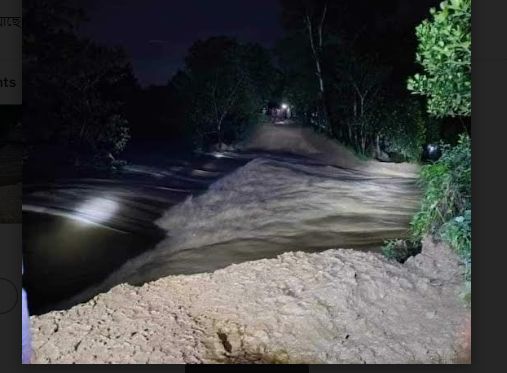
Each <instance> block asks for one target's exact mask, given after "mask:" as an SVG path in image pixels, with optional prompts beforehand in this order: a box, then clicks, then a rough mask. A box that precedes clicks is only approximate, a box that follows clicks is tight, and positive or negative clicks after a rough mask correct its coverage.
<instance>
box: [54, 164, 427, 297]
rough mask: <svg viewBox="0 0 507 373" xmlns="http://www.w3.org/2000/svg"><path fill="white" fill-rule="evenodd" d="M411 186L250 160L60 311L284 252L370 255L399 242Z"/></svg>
mask: <svg viewBox="0 0 507 373" xmlns="http://www.w3.org/2000/svg"><path fill="white" fill-rule="evenodd" d="M415 183H416V182H415V179H407V178H397V177H391V176H380V175H373V174H371V173H366V172H361V171H356V170H350V169H343V168H338V167H331V166H325V165H321V164H315V163H314V162H312V161H306V162H305V161H304V160H299V159H298V160H294V159H291V158H283V159H282V160H273V159H268V158H258V159H255V160H253V161H251V162H250V163H248V164H247V165H246V166H244V167H242V168H240V169H238V170H236V171H235V172H233V173H231V174H229V175H227V176H226V177H223V178H222V179H220V180H218V181H217V182H215V183H213V184H212V185H211V186H210V187H209V189H208V190H207V191H206V192H205V193H204V194H202V195H200V196H197V197H192V198H188V199H187V200H185V201H184V202H183V203H180V204H178V205H176V206H174V207H173V208H171V209H169V210H168V211H167V212H166V213H165V214H164V215H163V216H162V218H160V219H159V220H158V222H157V224H158V225H159V227H161V228H162V229H163V230H165V231H166V232H167V238H166V239H165V240H163V241H162V242H160V243H159V244H158V245H157V246H156V247H155V248H154V249H153V250H150V251H148V252H146V253H144V254H142V255H140V256H139V257H137V258H135V259H133V260H130V261H129V262H127V263H126V264H125V265H123V266H122V267H121V268H120V269H119V270H118V271H116V272H115V273H113V274H112V275H111V276H109V278H107V279H106V280H105V281H104V282H102V283H101V284H98V285H97V286H93V287H91V288H90V289H87V290H86V291H84V292H82V293H81V294H79V295H77V296H76V297H74V298H73V299H71V300H70V301H69V302H67V304H66V305H63V306H64V307H65V306H68V305H74V304H76V303H79V302H82V301H86V300H88V299H90V298H91V297H93V296H94V295H96V294H98V293H101V292H104V291H107V290H109V289H110V288H112V287H113V286H115V285H118V284H121V283H129V284H135V285H140V284H143V283H144V282H147V281H152V280H156V279H159V278H161V277H165V276H168V275H173V274H191V273H199V272H211V271H213V270H216V269H218V268H223V267H225V266H227V265H230V264H232V263H241V262H244V261H248V260H257V259H262V258H273V257H275V256H276V255H279V254H281V253H283V252H286V251H295V250H301V251H322V250H325V249H331V248H337V247H340V248H356V249H371V248H378V247H379V246H381V245H382V243H383V242H384V240H387V239H393V238H398V237H402V236H404V235H406V234H407V228H408V226H409V221H410V219H411V217H412V216H413V214H414V213H415V212H416V211H417V209H418V206H419V199H420V196H419V191H418V189H417V187H416V185H415Z"/></svg>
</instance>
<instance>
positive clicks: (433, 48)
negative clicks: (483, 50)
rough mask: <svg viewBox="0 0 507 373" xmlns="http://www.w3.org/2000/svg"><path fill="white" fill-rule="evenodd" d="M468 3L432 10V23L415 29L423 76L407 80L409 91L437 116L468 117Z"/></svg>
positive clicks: (457, 0)
mask: <svg viewBox="0 0 507 373" xmlns="http://www.w3.org/2000/svg"><path fill="white" fill-rule="evenodd" d="M471 7H472V4H471V0H449V1H444V2H442V3H441V5H440V10H438V11H437V10H435V9H432V10H431V14H432V15H433V18H432V20H425V21H424V22H422V23H421V24H420V25H419V26H418V27H417V31H416V33H417V38H418V39H419V48H418V51H417V62H418V63H419V64H421V65H422V67H423V68H424V73H423V74H415V75H414V77H412V78H411V79H409V85H408V87H409V89H410V90H412V91H413V92H414V93H416V94H421V95H424V96H427V97H428V112H429V113H431V114H433V115H436V116H448V115H449V116H460V115H464V116H469V115H470V113H471V88H472V83H471V72H472V69H471V42H472V37H471Z"/></svg>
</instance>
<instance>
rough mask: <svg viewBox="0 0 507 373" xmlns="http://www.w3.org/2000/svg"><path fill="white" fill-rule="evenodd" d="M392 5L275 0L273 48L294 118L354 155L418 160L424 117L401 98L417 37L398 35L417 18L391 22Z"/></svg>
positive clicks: (395, 8)
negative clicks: (278, 29) (279, 31)
mask: <svg viewBox="0 0 507 373" xmlns="http://www.w3.org/2000/svg"><path fill="white" fill-rule="evenodd" d="M372 8H375V12H372V11H371V9H372ZM428 8H429V6H428ZM399 9H400V8H399V4H397V3H396V1H385V2H384V3H383V4H382V5H381V6H378V2H377V3H375V4H374V1H371V0H358V1H354V2H349V1H333V2H331V1H326V0H305V1H289V0H288V1H282V19H283V24H284V26H285V29H286V31H287V32H286V36H285V37H284V38H283V39H282V40H281V41H280V43H279V44H278V46H277V49H276V51H277V55H278V57H279V65H280V67H281V69H282V71H283V74H284V82H285V91H284V95H283V96H284V97H286V99H287V100H288V101H289V102H290V103H291V104H292V105H293V107H294V110H293V112H294V114H295V117H296V118H297V119H298V120H299V121H300V122H302V123H304V124H306V125H309V126H311V127H313V128H314V129H316V130H317V131H319V132H323V133H326V134H328V135H329V136H331V137H333V138H335V139H337V140H338V141H340V142H341V143H343V144H345V145H347V146H349V147H351V148H352V149H354V150H355V151H356V152H357V153H358V154H359V155H361V156H366V157H376V158H378V159H381V160H399V161H407V160H408V161H418V160H419V159H420V157H421V153H422V150H423V147H422V145H423V144H424V143H425V142H426V128H425V127H426V124H427V123H428V122H429V118H428V115H427V114H426V113H424V110H420V105H419V102H418V100H416V99H412V100H411V99H408V98H407V96H408V93H407V92H406V87H405V85H406V76H407V75H408V74H409V73H411V72H412V70H411V69H413V55H410V50H413V52H414V53H415V50H416V40H415V37H414V38H413V40H412V39H411V38H405V37H403V38H400V37H399V35H400V34H403V33H406V34H410V33H411V30H413V28H415V26H416V24H417V23H416V20H415V19H407V20H406V21H405V22H399V20H397V22H391V21H392V20H394V18H395V17H398V16H399V15H398V14H397V13H396V12H397V11H399ZM426 9H427V8H426ZM353 19H356V20H357V19H361V20H362V22H361V24H359V25H358V24H357V23H355V22H353V21H352V20H353ZM421 19H422V17H421ZM417 21H418V20H417ZM394 25H396V28H395V27H394ZM400 48H403V50H404V52H402V53H400Z"/></svg>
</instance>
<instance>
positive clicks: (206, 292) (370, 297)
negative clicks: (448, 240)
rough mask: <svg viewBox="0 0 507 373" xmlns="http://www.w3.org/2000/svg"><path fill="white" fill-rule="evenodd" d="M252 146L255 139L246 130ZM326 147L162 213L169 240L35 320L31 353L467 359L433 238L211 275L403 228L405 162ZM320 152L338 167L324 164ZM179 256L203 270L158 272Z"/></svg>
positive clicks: (102, 357) (256, 165)
mask: <svg viewBox="0 0 507 373" xmlns="http://www.w3.org/2000/svg"><path fill="white" fill-rule="evenodd" d="M266 128H267V129H261V133H262V131H275V132H276V133H272V134H273V138H279V140H281V139H282V138H285V135H284V136H281V137H280V134H284V133H285V130H286V129H285V128H284V129H283V131H282V132H280V131H279V129H278V128H276V127H274V128H271V129H269V127H266ZM287 130H288V133H289V134H292V135H294V132H292V131H291V130H290V129H287ZM293 130H295V131H296V132H295V133H298V131H300V129H293ZM285 134H286V133H285ZM312 136H313V135H312ZM316 136H317V137H316V139H317V140H318V141H319V142H321V143H322V142H324V143H325V142H326V141H327V140H325V139H322V138H319V137H318V135H316ZM298 139H299V141H300V142H301V144H303V146H304V147H306V145H304V144H307V142H306V141H307V139H306V135H305V136H303V137H301V136H297V135H294V138H293V140H291V141H290V142H289V143H281V144H278V145H277V146H278V148H276V149H278V150H279V151H281V152H289V150H290V149H289V148H290V147H291V146H293V145H296V144H297V143H298V141H297V140H298ZM312 141H313V140H312ZM252 144H253V145H250V146H251V149H259V148H262V147H261V146H260V143H259V141H258V140H255V136H254V140H253V141H252ZM319 145H322V144H319ZM274 146H275V145H273V147H274ZM297 146H299V145H297ZM322 146H323V145H322ZM263 147H264V150H268V148H270V146H266V144H263ZM276 149H275V148H272V149H271V151H275V150H276ZM333 149H334V150H332V149H328V151H329V153H332V152H333V151H334V152H335V153H334V155H331V156H330V155H329V154H328V156H329V157H330V158H329V159H327V160H326V159H324V158H323V157H324V156H326V155H325V154H324V153H322V152H320V151H318V152H316V153H315V157H313V158H312V159H314V160H317V161H318V162H320V165H317V166H316V165H315V164H312V162H310V163H305V164H300V163H294V162H292V163H291V162H288V163H287V162H284V161H279V160H276V161H273V160H272V159H257V160H255V161H252V162H250V163H249V164H248V165H247V166H245V167H243V168H241V169H239V170H237V171H236V172H235V173H233V174H230V175H228V176H227V177H225V178H223V179H221V180H219V181H218V182H217V183H215V184H213V185H212V186H211V187H210V189H209V190H208V191H207V192H206V193H204V194H203V195H201V196H199V197H197V198H192V199H188V200H187V201H185V202H184V203H182V204H180V205H178V206H175V207H174V208H172V209H171V210H169V211H168V212H167V213H166V214H165V215H164V216H163V217H162V218H161V219H160V221H159V222H158V224H159V225H160V226H161V227H163V228H165V229H167V230H168V232H170V233H171V237H168V238H167V240H165V241H163V242H162V243H160V244H159V245H158V247H157V248H156V249H155V250H153V252H150V253H147V254H146V255H143V256H141V257H139V258H136V259H135V260H133V261H131V262H129V263H128V264H127V265H125V266H124V267H123V268H122V269H120V271H118V272H117V273H116V274H113V275H112V276H111V277H110V278H109V279H108V280H107V281H106V282H105V283H104V284H102V285H101V286H100V287H99V290H100V289H102V290H103V291H107V292H106V293H103V294H100V295H98V296H96V297H94V298H93V299H92V300H90V301H88V302H86V303H83V304H79V305H77V306H75V307H73V308H71V309H70V310H67V311H57V312H51V313H48V314H46V315H42V316H38V317H32V322H33V334H34V354H35V362H40V363H65V362H76V363H88V362H92V363H93V362H95V363H99V362H100V363H103V362H104V363H105V362H114V363H134V362H136V363H144V362H146V363H200V362H260V363H263V362H281V363H435V362H438V363H450V362H456V361H467V359H468V358H469V355H467V353H468V352H467V346H466V344H467V342H468V339H467V336H468V335H469V318H470V313H469V311H468V310H467V309H466V307H465V305H464V303H463V302H462V301H461V300H460V299H459V293H460V291H461V287H462V272H463V268H462V266H461V265H460V263H459V260H458V258H457V257H456V255H455V254H454V253H453V252H451V251H450V250H449V249H448V248H446V247H444V246H442V245H435V244H433V243H432V242H429V241H427V242H426V243H425V245H424V247H423V252H422V254H420V255H418V256H417V257H415V258H412V259H409V260H408V261H407V262H406V263H405V264H403V265H402V264H398V263H396V262H392V261H389V260H387V259H385V258H384V257H382V256H381V255H379V254H376V253H372V252H362V251H356V250H326V251H324V252H320V253H307V252H306V253H305V252H301V251H297V252H289V253H285V254H282V255H279V256H277V257H276V258H272V259H261V260H255V261H249V262H245V263H242V264H233V265H229V266H227V267H226V268H223V269H219V270H216V271H213V270H214V269H216V268H222V267H224V266H226V265H228V264H230V263H231V262H233V263H234V262H236V263H238V262H242V261H245V260H254V259H259V256H260V257H263V256H264V257H274V256H276V255H278V254H280V252H281V251H277V250H282V251H290V250H295V251H296V250H301V248H302V247H305V248H307V249H310V248H311V246H312V245H314V244H315V245H317V244H318V243H321V242H322V241H325V240H329V242H326V245H332V243H333V242H334V243H335V244H336V246H334V247H352V246H354V245H358V244H359V245H360V246H362V245H367V244H375V243H376V244H378V242H381V240H382V239H383V238H387V237H388V236H389V235H393V236H394V235H399V234H403V232H404V231H406V228H407V226H408V221H409V219H410V216H411V215H412V214H413V213H414V212H415V211H416V210H417V201H418V194H417V190H416V188H415V187H414V184H413V183H414V180H412V179H413V175H412V176H411V175H410V172H408V171H409V170H410V169H413V167H412V166H409V165H396V167H394V171H393V169H391V168H390V167H391V166H392V165H391V166H389V165H384V164H380V163H378V162H375V163H377V167H376V168H375V167H373V168H372V166H370V165H368V164H370V163H371V162H366V163H364V162H363V163H362V162H361V161H359V160H357V159H355V158H352V159H348V158H346V157H347V156H346V155H343V158H339V157H338V155H339V154H338V153H339V152H341V149H342V148H341V147H339V146H336V147H335V148H333ZM291 152H293V153H295V152H299V153H305V151H303V150H301V149H300V150H297V149H296V150H294V149H292V151H291ZM303 155H307V156H308V155H309V152H307V151H306V154H303ZM331 161H333V162H334V163H331V164H333V165H334V166H338V167H328V166H326V165H325V164H326V162H327V163H330V162H331ZM371 164H373V163H371ZM403 168H407V170H405V171H407V172H404V173H403V177H397V176H401V175H395V174H396V173H397V172H401V170H403ZM407 176H408V179H407ZM340 240H341V241H340ZM203 245H205V249H203ZM348 245H351V246H348ZM324 246H325V245H324ZM266 247H270V249H269V251H266V252H263V251H262V249H263V248H266ZM273 248H275V250H273ZM256 250H259V251H257V252H256ZM320 250H323V248H320ZM305 251H311V250H305ZM231 252H232V253H233V254H234V255H235V256H234V255H233V256H231ZM256 255H257V257H255V256H256ZM231 258H232V260H231ZM189 261H190V262H191V266H193V267H192V268H191V272H199V271H206V272H207V273H201V274H195V275H190V276H189V275H187V276H182V275H180V276H167V275H168V274H170V273H171V272H172V271H173V270H174V268H171V266H173V267H174V266H177V265H178V263H187V264H185V265H186V266H187V267H186V269H188V262H189ZM228 261H229V262H228ZM175 263H176V264H175ZM180 270H181V269H180ZM177 272H179V273H182V272H181V271H177ZM161 277H163V278H161ZM150 279H151V280H155V281H153V282H149V283H145V282H146V281H149V280H150ZM126 283H134V284H144V285H142V286H141V287H134V286H131V285H127V284H126ZM116 284H120V285H118V286H116V287H114V288H112V289H111V287H112V286H114V285H116ZM109 289H111V290H109ZM94 291H95V294H97V289H95V290H94ZM92 293H93V291H92ZM88 294H91V293H88ZM88 299H89V297H88Z"/></svg>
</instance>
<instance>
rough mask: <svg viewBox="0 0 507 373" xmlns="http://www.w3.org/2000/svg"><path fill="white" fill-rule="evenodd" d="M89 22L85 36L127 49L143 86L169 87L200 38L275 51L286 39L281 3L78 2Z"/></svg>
mask: <svg viewBox="0 0 507 373" xmlns="http://www.w3.org/2000/svg"><path fill="white" fill-rule="evenodd" d="M77 2H78V5H79V6H80V7H81V8H83V9H84V10H85V11H86V13H87V16H88V18H89V21H88V22H86V23H85V24H83V25H82V26H81V29H80V32H81V33H82V34H83V35H85V36H88V37H90V38H92V39H94V40H96V41H98V42H100V43H104V44H106V45H109V46H122V47H123V48H124V49H125V50H126V51H127V53H128V54H129V56H130V58H131V59H132V64H133V68H134V72H135V74H136V76H137V78H138V80H139V82H140V83H141V84H142V85H143V86H146V85H150V84H165V83H167V82H168V80H169V79H170V77H171V76H172V75H173V74H174V73H175V72H176V71H177V70H178V68H180V67H182V65H183V59H184V57H185V55H186V52H187V50H188V48H189V47H190V46H191V45H192V43H193V42H194V41H196V40H197V39H206V38H208V37H211V36H217V35H229V36H235V37H237V38H238V39H239V40H241V41H252V42H258V43H261V44H262V45H264V46H266V47H272V46H274V44H275V42H276V41H277V39H279V38H280V37H281V36H282V33H283V31H282V27H281V25H280V7H279V2H278V0H255V1H238V0H213V1H210V0H185V1H168V0H108V1H104V0H77Z"/></svg>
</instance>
